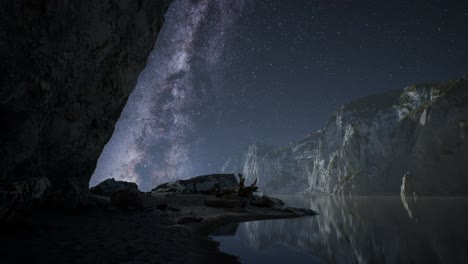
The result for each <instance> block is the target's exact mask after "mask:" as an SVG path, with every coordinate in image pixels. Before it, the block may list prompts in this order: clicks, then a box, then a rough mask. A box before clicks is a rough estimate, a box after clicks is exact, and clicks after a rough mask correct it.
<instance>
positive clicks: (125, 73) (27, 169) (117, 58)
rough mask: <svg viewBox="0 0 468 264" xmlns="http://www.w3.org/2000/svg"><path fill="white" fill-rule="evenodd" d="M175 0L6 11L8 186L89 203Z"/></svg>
mask: <svg viewBox="0 0 468 264" xmlns="http://www.w3.org/2000/svg"><path fill="white" fill-rule="evenodd" d="M170 2H171V0H142V1H131V0H121V1H110V0H104V1H91V0H84V1H60V0H59V1H46V0H39V1H33V0H14V1H13V0H6V1H2V4H1V7H2V8H0V24H1V25H2V27H1V29H0V61H1V62H2V63H1V64H0V71H1V72H2V75H1V78H0V87H1V90H0V109H1V111H0V121H1V122H2V128H1V132H0V153H1V156H2V159H1V160H0V167H1V168H2V169H1V172H0V181H1V183H2V186H1V189H4V192H11V191H12V190H13V189H12V187H11V183H13V182H17V181H25V182H35V180H34V179H35V178H37V177H43V178H47V179H48V180H49V181H50V183H51V184H50V187H49V188H50V191H49V192H47V193H48V194H49V196H48V200H49V201H55V202H57V203H61V202H62V201H66V203H68V204H70V203H80V202H81V201H82V200H83V199H84V198H85V197H86V194H87V191H88V182H89V178H90V176H91V174H92V172H93V170H94V168H95V165H96V161H97V159H98V157H99V155H100V153H101V151H102V149H103V147H104V145H105V144H106V142H107V141H108V140H109V138H110V136H111V135H112V133H113V130H114V124H115V123H116V121H117V119H118V118H119V115H120V112H121V110H122V109H123V107H124V105H125V103H126V100H127V97H128V96H129V94H130V93H131V91H132V90H133V88H134V86H135V84H136V80H137V77H138V74H139V73H140V72H141V71H142V69H143V68H144V66H145V64H146V60H147V56H148V54H149V52H150V51H151V50H152V49H153V47H154V44H155V41H156V37H157V35H158V32H159V30H160V29H161V27H162V25H163V21H164V12H165V10H166V9H167V7H168V5H169V3H170Z"/></svg>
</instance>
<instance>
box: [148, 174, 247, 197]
mask: <svg viewBox="0 0 468 264" xmlns="http://www.w3.org/2000/svg"><path fill="white" fill-rule="evenodd" d="M237 184H238V182H237V179H236V175H235V174H209V175H201V176H197V177H194V178H190V179H187V180H178V181H175V182H168V183H163V184H161V185H158V186H157V187H156V188H154V189H153V190H151V191H152V192H189V193H212V192H215V191H216V190H217V189H218V188H219V189H223V188H235V187H236V186H237Z"/></svg>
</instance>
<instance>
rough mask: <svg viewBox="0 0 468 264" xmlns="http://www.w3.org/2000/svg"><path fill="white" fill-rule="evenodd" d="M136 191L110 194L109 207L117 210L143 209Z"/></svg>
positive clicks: (128, 190)
mask: <svg viewBox="0 0 468 264" xmlns="http://www.w3.org/2000/svg"><path fill="white" fill-rule="evenodd" d="M141 196H142V193H140V192H139V191H138V190H137V189H134V188H129V189H121V190H118V191H115V192H113V193H112V195H111V197H110V200H109V206H110V207H115V208H118V209H143V198H142V197H141Z"/></svg>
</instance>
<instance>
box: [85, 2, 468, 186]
mask: <svg viewBox="0 0 468 264" xmlns="http://www.w3.org/2000/svg"><path fill="white" fill-rule="evenodd" d="M467 51H468V2H467V1H433V0H426V1H419V0H415V1H375V0H374V1H351V0H340V1H333V0H332V1H303V0H301V1H300V0H290V1H284V0H270V1H267V0H265V1H254V0H237V1H235V0H216V1H215V0H196V1H195V0H175V1H174V3H173V4H172V5H171V7H170V9H169V10H168V12H167V14H166V24H165V25H164V27H163V29H162V31H161V33H160V35H159V37H158V40H157V42H156V44H155V49H154V50H153V52H152V53H151V55H150V57H149V58H148V64H147V66H146V68H145V70H144V71H143V72H142V73H141V75H140V77H139V80H138V84H137V86H136V88H135V91H134V92H133V93H132V95H131V96H130V98H129V101H128V103H127V105H126V107H125V109H124V111H123V113H122V115H121V118H120V120H119V122H118V123H117V125H116V130H115V132H114V135H113V137H112V139H111V140H110V141H109V143H108V144H107V145H106V147H105V149H104V151H103V153H102V155H101V157H100V159H99V161H98V165H97V168H96V171H95V173H94V175H93V177H92V180H91V185H94V184H96V183H98V182H100V181H102V180H104V179H105V178H110V177H114V178H116V179H123V180H129V181H136V182H137V183H138V184H139V185H140V189H143V190H149V189H151V188H153V187H154V186H155V185H157V184H160V183H162V182H165V181H168V180H173V179H180V178H189V177H193V176H196V175H200V174H206V173H215V172H219V170H220V168H221V166H222V164H223V163H224V162H225V161H226V160H227V159H228V158H229V157H230V156H232V155H234V154H235V153H238V152H242V151H244V150H245V149H246V148H247V146H248V145H249V144H252V143H265V144H270V145H283V144H287V143H289V142H292V141H296V140H300V139H301V138H302V137H304V136H306V135H307V134H309V133H311V132H313V131H316V130H318V129H320V128H321V127H322V126H323V125H324V124H325V122H326V120H327V118H328V117H329V116H330V114H331V113H332V112H333V111H334V110H335V109H337V108H338V107H339V106H340V105H342V104H344V103H346V102H349V101H351V100H353V99H356V98H359V97H361V96H365V95H369V94H375V93H382V92H385V91H389V90H394V89H402V88H404V87H406V86H408V85H410V84H413V83H427V82H440V81H446V80H449V79H456V78H459V77H461V76H462V75H463V74H465V73H468V53H467Z"/></svg>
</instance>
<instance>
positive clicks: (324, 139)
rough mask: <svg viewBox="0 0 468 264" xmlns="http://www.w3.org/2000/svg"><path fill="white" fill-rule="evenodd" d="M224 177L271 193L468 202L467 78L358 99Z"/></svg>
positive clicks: (237, 161)
mask: <svg viewBox="0 0 468 264" xmlns="http://www.w3.org/2000/svg"><path fill="white" fill-rule="evenodd" d="M222 170H223V172H237V171H242V172H243V173H244V174H245V176H246V177H247V178H248V179H251V180H253V179H255V178H258V179H259V186H260V187H261V188H262V189H263V190H265V191H267V192H269V193H298V192H321V193H334V194H342V195H391V194H399V193H400V192H401V191H403V192H405V193H406V194H414V193H415V194H418V195H467V194H468V76H465V77H463V78H461V79H458V80H455V81H449V82H447V83H442V84H420V85H412V86H409V87H406V88H405V89H403V90H397V91H392V92H388V93H384V94H378V95H372V96H368V97H364V98H361V99H358V100H355V101H353V102H351V103H349V104H346V105H343V106H341V107H340V108H339V109H338V110H337V111H336V112H335V113H334V114H333V115H332V116H331V117H330V118H329V120H328V122H327V123H326V125H325V127H324V128H323V129H321V130H319V131H318V132H316V133H315V134H312V135H309V136H307V137H306V138H304V139H302V140H300V141H298V142H295V143H292V144H289V145H286V146H282V147H271V146H264V145H252V146H249V148H248V150H247V151H246V152H245V153H244V154H243V155H241V156H238V157H232V158H231V159H229V160H228V161H227V162H226V164H225V165H224V166H223V168H222Z"/></svg>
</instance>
